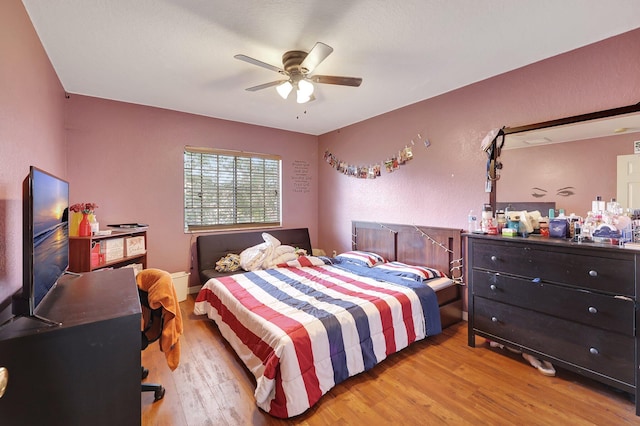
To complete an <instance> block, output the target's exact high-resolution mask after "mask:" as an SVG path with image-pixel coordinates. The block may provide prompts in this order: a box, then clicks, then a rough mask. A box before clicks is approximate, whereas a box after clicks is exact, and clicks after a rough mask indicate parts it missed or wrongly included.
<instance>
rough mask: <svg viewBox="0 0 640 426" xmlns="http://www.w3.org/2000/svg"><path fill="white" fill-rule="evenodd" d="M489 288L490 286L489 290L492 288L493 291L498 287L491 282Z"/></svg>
mask: <svg viewBox="0 0 640 426" xmlns="http://www.w3.org/2000/svg"><path fill="white" fill-rule="evenodd" d="M489 288H490V289H491V290H493V291H496V290H497V289H498V287H496V285H495V284H491V285H490V286H489Z"/></svg>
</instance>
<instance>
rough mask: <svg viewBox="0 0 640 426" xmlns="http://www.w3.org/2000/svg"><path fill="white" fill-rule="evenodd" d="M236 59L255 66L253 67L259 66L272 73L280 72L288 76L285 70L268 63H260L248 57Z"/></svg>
mask: <svg viewBox="0 0 640 426" xmlns="http://www.w3.org/2000/svg"><path fill="white" fill-rule="evenodd" d="M234 58H236V59H239V60H241V61H244V62H248V63H250V64H253V65H257V66H259V67H262V68H266V69H268V70H271V71H275V72H278V73H280V74H283V75H286V72H285V70H283V69H282V68H278V67H276V66H275V65H271V64H267V63H266V62H262V61H259V60H257V59H254V58H251V57H249V56H247V55H235V56H234Z"/></svg>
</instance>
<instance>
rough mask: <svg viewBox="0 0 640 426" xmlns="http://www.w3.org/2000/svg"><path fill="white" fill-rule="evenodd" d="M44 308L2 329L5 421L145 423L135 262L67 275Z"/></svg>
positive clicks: (0, 405) (1, 417) (1, 414)
mask: <svg viewBox="0 0 640 426" xmlns="http://www.w3.org/2000/svg"><path fill="white" fill-rule="evenodd" d="M37 313H38V315H40V316H42V317H45V318H48V319H50V320H53V321H57V322H61V323H62V325H61V326H47V325H46V324H44V323H42V322H41V321H38V320H37V319H34V318H27V317H19V318H16V319H14V320H13V321H12V322H10V323H7V324H5V325H4V326H3V327H2V328H0V366H4V367H6V368H7V369H8V371H9V383H8V386H7V390H6V393H5V395H4V396H3V397H2V398H0V424H2V425H14V424H15V425H18V424H19V425H31V424H47V425H57V424H60V425H81V424H82V425H84V424H87V425H89V424H90V425H114V424H118V425H131V424H139V423H140V415H141V410H140V301H139V299H138V291H137V286H136V282H135V277H134V274H133V270H132V269H130V268H125V269H115V270H105V271H96V272H87V273H84V274H82V275H81V276H79V277H77V276H72V275H65V276H64V277H62V278H61V280H60V282H59V283H58V285H57V286H56V287H54V289H53V291H52V292H51V293H50V294H49V295H48V296H47V298H46V299H45V300H44V301H43V302H42V304H41V306H40V307H39V308H38V311H37Z"/></svg>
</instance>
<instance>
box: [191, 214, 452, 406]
mask: <svg viewBox="0 0 640 426" xmlns="http://www.w3.org/2000/svg"><path fill="white" fill-rule="evenodd" d="M352 225H353V229H352V231H353V244H352V250H351V251H348V252H346V253H343V254H341V255H339V256H337V257H336V258H323V259H321V260H319V258H313V257H301V258H300V260H298V261H295V262H287V263H286V264H281V265H280V266H279V267H275V268H270V269H265V270H262V269H260V270H254V271H252V272H245V273H239V274H233V275H227V276H222V277H218V278H212V279H209V280H208V281H207V282H206V283H205V284H204V285H203V287H202V289H201V290H200V292H199V293H198V296H197V298H196V303H195V307H194V313H195V314H198V315H205V314H206V315H207V316H208V317H209V318H211V319H212V320H214V321H215V322H216V324H217V326H218V328H219V330H220V333H221V334H222V336H223V337H224V338H225V339H226V340H227V341H228V342H229V344H230V345H231V347H232V348H233V349H234V350H235V351H236V353H237V355H238V357H239V358H240V360H242V362H243V363H244V364H245V366H246V367H247V368H248V369H249V371H251V373H252V374H253V375H254V376H255V378H256V390H255V394H254V395H255V398H256V403H257V405H258V406H259V407H260V408H261V409H263V410H265V411H266V412H268V413H270V414H271V415H273V416H275V417H279V418H289V417H293V416H296V415H299V414H302V413H303V412H304V411H306V410H307V409H308V408H310V407H311V406H313V405H314V404H316V403H317V402H318V401H319V400H320V398H321V397H322V395H324V394H325V393H326V392H328V391H329V390H330V389H331V388H332V387H333V386H335V385H336V384H338V383H340V382H342V381H344V380H346V379H347V378H349V377H351V376H354V375H356V374H358V373H360V372H363V371H366V370H369V369H370V368H372V367H373V366H375V365H376V364H378V363H380V362H382V361H383V360H384V359H386V358H387V357H388V356H389V355H391V354H392V353H395V352H397V351H400V350H402V349H404V348H405V347H407V346H408V345H410V344H411V343H413V342H415V341H418V340H421V339H424V338H425V337H428V336H431V335H435V334H438V333H439V332H440V331H441V329H442V328H443V327H446V326H448V325H450V324H452V323H454V322H456V321H459V320H460V319H461V317H462V313H461V309H462V300H461V290H460V285H459V284H461V276H462V260H461V246H460V244H461V231H460V230H459V229H449V228H434V227H422V226H413V225H397V224H385V223H372V222H360V221H356V222H353V223H352ZM372 253H375V254H377V255H379V256H381V257H384V258H385V260H386V261H387V262H384V263H382V262H377V261H376V260H377V256H375V255H371V256H369V255H370V254H372ZM350 256H352V258H350ZM363 258H364V259H365V261H364V262H362V259H363ZM354 259H355V260H354ZM398 262H402V263H403V264H406V265H409V266H411V267H414V266H428V267H429V268H419V270H420V273H421V274H424V273H427V274H431V276H433V278H431V279H428V280H426V281H424V280H421V279H413V278H411V279H409V278H408V275H406V274H407V273H412V272H414V271H415V269H413V268H409V270H408V271H407V270H406V269H405V268H400V272H401V273H399V272H398V269H397V267H398V265H401V264H399V263H398ZM290 265H296V266H290ZM382 266H385V267H384V268H383V267H382ZM425 271H426V272H425ZM438 271H442V272H444V273H445V274H446V275H448V276H447V277H440V276H439V275H440V274H439V273H438Z"/></svg>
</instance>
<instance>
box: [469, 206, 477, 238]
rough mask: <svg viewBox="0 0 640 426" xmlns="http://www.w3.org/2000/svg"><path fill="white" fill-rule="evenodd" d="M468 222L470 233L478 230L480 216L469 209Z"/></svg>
mask: <svg viewBox="0 0 640 426" xmlns="http://www.w3.org/2000/svg"><path fill="white" fill-rule="evenodd" d="M467 222H468V225H467V231H469V233H471V232H476V231H477V230H478V218H477V217H476V215H475V213H473V210H469V215H468V216H467Z"/></svg>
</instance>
